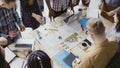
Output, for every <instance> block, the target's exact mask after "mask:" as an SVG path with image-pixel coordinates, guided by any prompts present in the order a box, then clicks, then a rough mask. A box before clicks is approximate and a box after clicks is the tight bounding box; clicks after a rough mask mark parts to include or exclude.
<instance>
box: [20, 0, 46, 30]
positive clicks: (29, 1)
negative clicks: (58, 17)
mask: <svg viewBox="0 0 120 68" xmlns="http://www.w3.org/2000/svg"><path fill="white" fill-rule="evenodd" d="M20 3H21V15H22V20H23V23H24V25H25V26H26V27H32V28H33V29H36V28H37V27H39V25H40V24H43V23H44V17H42V11H43V9H44V3H43V0H20Z"/></svg>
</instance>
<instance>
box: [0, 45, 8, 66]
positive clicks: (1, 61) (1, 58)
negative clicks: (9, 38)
mask: <svg viewBox="0 0 120 68" xmlns="http://www.w3.org/2000/svg"><path fill="white" fill-rule="evenodd" d="M0 68H7V64H6V61H5V57H4V55H3V53H2V49H1V46H0Z"/></svg>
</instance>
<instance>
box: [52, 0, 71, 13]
mask: <svg viewBox="0 0 120 68" xmlns="http://www.w3.org/2000/svg"><path fill="white" fill-rule="evenodd" d="M69 2H70V0H50V4H51V7H52V9H53V10H55V11H61V10H66V9H67V8H68V7H69Z"/></svg>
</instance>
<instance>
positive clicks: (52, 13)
mask: <svg viewBox="0 0 120 68" xmlns="http://www.w3.org/2000/svg"><path fill="white" fill-rule="evenodd" d="M54 16H55V14H54V11H53V9H50V10H49V17H50V20H52V17H54Z"/></svg>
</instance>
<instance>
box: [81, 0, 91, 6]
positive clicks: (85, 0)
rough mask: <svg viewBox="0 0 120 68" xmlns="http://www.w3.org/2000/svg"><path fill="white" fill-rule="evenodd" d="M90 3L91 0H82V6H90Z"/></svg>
mask: <svg viewBox="0 0 120 68" xmlns="http://www.w3.org/2000/svg"><path fill="white" fill-rule="evenodd" d="M89 3H90V0H82V4H83V5H84V6H87V7H88V6H89Z"/></svg>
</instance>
